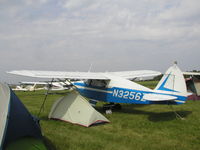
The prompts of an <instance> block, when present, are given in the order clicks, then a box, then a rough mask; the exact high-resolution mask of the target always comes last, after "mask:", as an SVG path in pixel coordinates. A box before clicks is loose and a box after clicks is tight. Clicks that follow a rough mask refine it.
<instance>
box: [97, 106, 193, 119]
mask: <svg viewBox="0 0 200 150" xmlns="http://www.w3.org/2000/svg"><path fill="white" fill-rule="evenodd" d="M144 106H146V105H124V106H122V109H120V110H113V113H115V112H121V113H127V114H133V115H135V114H137V115H147V116H148V120H149V121H153V122H159V121H170V120H174V119H181V118H187V116H188V115H190V114H191V113H192V111H176V110H171V109H170V108H169V111H167V112H153V111H152V112H151V111H144V110H138V109H137V108H141V107H144ZM96 109H97V110H98V111H99V112H100V113H105V111H104V110H103V108H102V107H96ZM174 111H176V113H175V112H174ZM177 114H178V115H177ZM180 117H181V118H180Z"/></svg>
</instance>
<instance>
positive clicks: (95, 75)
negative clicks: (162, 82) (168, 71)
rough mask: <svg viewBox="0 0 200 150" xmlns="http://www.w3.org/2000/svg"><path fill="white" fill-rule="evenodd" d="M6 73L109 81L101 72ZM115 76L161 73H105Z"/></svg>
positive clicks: (142, 71) (25, 71)
mask: <svg viewBox="0 0 200 150" xmlns="http://www.w3.org/2000/svg"><path fill="white" fill-rule="evenodd" d="M7 73H10V74H15V75H21V76H28V77H37V78H51V79H52V78H58V79H80V80H83V79H91V80H92V79H94V80H110V79H109V78H108V77H106V76H105V73H103V72H64V71H63V72H62V71H35V70H18V71H9V72H7ZM106 74H112V75H115V76H119V77H123V78H125V79H134V78H141V77H153V76H158V75H160V74H161V73H160V72H158V71H152V70H138V71H121V72H106Z"/></svg>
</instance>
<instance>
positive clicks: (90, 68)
mask: <svg viewBox="0 0 200 150" xmlns="http://www.w3.org/2000/svg"><path fill="white" fill-rule="evenodd" d="M91 70H92V63H91V64H90V67H89V70H88V72H90V71H91Z"/></svg>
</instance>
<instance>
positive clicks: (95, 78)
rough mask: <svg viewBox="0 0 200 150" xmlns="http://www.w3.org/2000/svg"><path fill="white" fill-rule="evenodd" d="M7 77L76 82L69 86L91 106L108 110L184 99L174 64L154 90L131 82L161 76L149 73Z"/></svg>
mask: <svg viewBox="0 0 200 150" xmlns="http://www.w3.org/2000/svg"><path fill="white" fill-rule="evenodd" d="M7 73H10V74H15V75H22V76H29V77H37V78H50V79H52V78H59V79H65V80H68V81H69V82H70V79H76V80H80V81H75V82H71V84H72V85H73V86H74V89H75V90H76V91H78V92H79V93H80V95H82V96H84V97H86V98H88V99H90V100H91V101H93V102H98V101H103V102H107V103H110V106H109V109H110V110H112V109H113V108H114V107H115V106H117V107H118V106H119V104H120V103H127V104H167V105H169V104H174V105H178V104H184V103H185V102H186V99H187V96H188V93H187V89H186V83H185V80H184V76H183V73H182V71H181V70H180V69H179V67H178V66H177V63H174V64H173V65H172V66H171V67H170V68H169V69H168V70H167V71H166V73H165V74H164V75H163V77H162V78H161V80H160V81H159V83H158V84H157V86H156V88H155V89H150V88H147V87H145V86H143V85H140V84H138V83H135V82H133V81H131V80H132V79H135V78H141V77H149V76H157V75H160V74H161V73H160V72H157V71H151V70H140V71H125V72H105V73H100V72H99V73H94V72H57V71H33V70H19V71H9V72H7ZM113 104H114V105H113Z"/></svg>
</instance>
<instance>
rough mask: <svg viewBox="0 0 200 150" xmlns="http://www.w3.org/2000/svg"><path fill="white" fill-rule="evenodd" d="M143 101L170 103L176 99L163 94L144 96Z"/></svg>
mask: <svg viewBox="0 0 200 150" xmlns="http://www.w3.org/2000/svg"><path fill="white" fill-rule="evenodd" d="M143 99H144V100H148V101H172V100H176V99H177V97H175V96H169V95H163V94H145V95H144V97H143Z"/></svg>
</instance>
